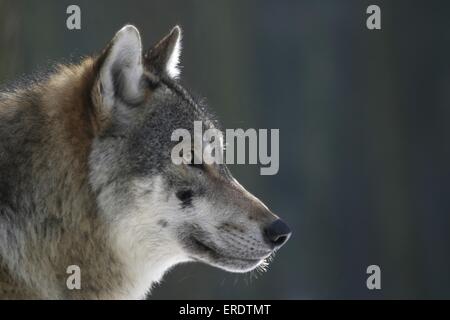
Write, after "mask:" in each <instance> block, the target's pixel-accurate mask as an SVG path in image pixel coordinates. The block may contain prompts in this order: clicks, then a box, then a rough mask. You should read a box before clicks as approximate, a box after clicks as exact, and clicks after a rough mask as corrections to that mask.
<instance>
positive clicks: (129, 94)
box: [99, 25, 144, 108]
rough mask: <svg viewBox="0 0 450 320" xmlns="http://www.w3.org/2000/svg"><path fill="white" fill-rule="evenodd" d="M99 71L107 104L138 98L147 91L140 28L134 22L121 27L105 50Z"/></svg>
mask: <svg viewBox="0 0 450 320" xmlns="http://www.w3.org/2000/svg"><path fill="white" fill-rule="evenodd" d="M101 59H102V60H103V61H102V63H101V67H100V71H99V84H100V95H101V97H102V102H103V104H104V105H105V106H106V107H107V108H112V106H113V105H114V103H115V100H116V99H118V98H119V99H121V100H122V101H125V102H128V103H131V104H132V103H137V102H139V101H140V100H141V99H142V98H143V95H144V89H143V85H142V78H143V73H144V68H143V66H142V44H141V37H140V35H139V31H138V30H137V29H136V27H134V26H132V25H126V26H125V27H123V28H122V29H120V30H119V31H118V32H117V33H116V35H115V36H114V38H113V40H112V41H111V42H110V44H109V45H108V47H107V48H106V49H105V51H104V52H103V54H102V56H101Z"/></svg>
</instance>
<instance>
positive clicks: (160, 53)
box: [145, 26, 181, 78]
mask: <svg viewBox="0 0 450 320" xmlns="http://www.w3.org/2000/svg"><path fill="white" fill-rule="evenodd" d="M180 54H181V28H180V27H179V26H175V27H174V28H173V29H172V31H170V33H169V34H168V35H166V36H165V37H164V38H163V39H162V40H161V41H159V42H158V44H156V45H155V46H154V47H153V48H151V49H150V50H148V52H147V53H146V55H145V60H146V64H147V65H148V66H149V67H150V69H151V70H153V71H154V72H156V73H158V74H166V75H168V76H169V77H171V78H177V77H178V76H179V74H180V69H179V67H178V63H179V61H180Z"/></svg>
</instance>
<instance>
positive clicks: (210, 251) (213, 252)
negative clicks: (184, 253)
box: [191, 236, 267, 263]
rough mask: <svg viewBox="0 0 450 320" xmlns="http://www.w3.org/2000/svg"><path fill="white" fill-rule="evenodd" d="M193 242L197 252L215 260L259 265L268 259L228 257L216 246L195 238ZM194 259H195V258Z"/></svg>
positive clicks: (193, 237) (192, 238) (192, 239)
mask: <svg viewBox="0 0 450 320" xmlns="http://www.w3.org/2000/svg"><path fill="white" fill-rule="evenodd" d="M191 242H192V245H193V247H194V248H195V251H197V252H199V253H204V254H206V255H208V256H209V257H211V258H213V259H214V260H223V259H230V260H239V261H244V262H248V263H258V262H260V261H262V260H264V259H265V258H267V257H266V256H265V257H260V258H253V259H249V258H244V257H236V256H231V255H226V254H223V253H221V252H220V251H219V250H220V249H218V248H216V247H215V246H214V245H211V244H207V243H206V242H205V241H201V240H199V239H198V238H197V237H195V236H192V237H191ZM194 259H195V257H194Z"/></svg>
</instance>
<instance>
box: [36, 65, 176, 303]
mask: <svg viewBox="0 0 450 320" xmlns="http://www.w3.org/2000/svg"><path fill="white" fill-rule="evenodd" d="M95 72H96V70H95V61H93V60H90V59H88V60H85V61H84V62H83V63H82V64H81V65H80V66H77V67H71V68H64V69H62V70H61V72H60V73H59V74H58V75H57V76H56V77H54V78H53V79H51V80H50V85H49V86H48V87H49V88H53V89H54V90H52V91H53V92H54V93H52V92H50V91H49V92H47V93H46V94H45V95H43V97H44V99H46V102H45V103H44V105H45V106H47V107H48V109H47V111H46V113H47V114H48V117H49V119H50V123H51V124H52V126H53V128H51V130H49V131H52V132H55V135H54V136H53V137H52V138H51V139H49V142H48V143H52V142H54V143H55V145H54V146H53V148H51V149H53V150H60V152H54V154H53V155H49V156H54V157H58V158H59V160H56V159H55V163H62V162H63V163H65V165H63V167H61V168H54V167H53V168H51V170H52V172H56V171H57V170H58V169H59V172H58V173H57V175H58V176H59V177H61V178H62V177H64V179H65V180H63V181H60V183H59V185H54V186H53V187H54V189H53V190H52V192H49V194H53V195H57V194H61V193H62V192H63V191H64V192H63V194H64V195H66V197H65V198H63V199H62V203H63V205H62V206H63V207H64V208H66V210H67V212H65V213H64V216H61V218H62V219H65V221H66V223H67V224H70V225H71V226H72V228H73V229H74V230H73V232H72V234H71V235H70V238H69V237H68V238H67V240H66V242H67V243H68V244H70V245H68V247H67V248H61V250H60V251H59V253H60V254H62V255H65V256H66V255H67V252H70V251H73V248H76V250H75V251H76V252H77V254H78V255H79V256H75V255H74V256H72V257H70V256H69V257H66V258H65V259H64V264H63V265H62V266H61V267H65V265H70V264H78V265H79V266H80V268H81V270H82V274H83V278H82V283H85V284H86V286H88V287H87V288H83V287H82V289H81V290H80V291H79V292H78V291H71V292H67V290H65V293H66V294H67V293H68V295H69V297H74V298H78V297H82V298H86V297H88V298H91V297H95V298H114V299H141V298H145V295H146V293H147V292H148V290H149V289H150V287H151V285H152V284H153V283H155V282H158V281H159V280H160V279H161V278H162V276H163V274H164V273H165V272H166V271H167V270H168V269H169V268H170V267H172V266H173V265H175V264H177V263H178V262H180V259H178V258H176V257H174V254H173V252H167V250H166V251H164V250H161V246H160V244H159V243H155V245H154V246H152V248H140V247H141V243H136V242H133V235H132V234H130V232H131V233H132V232H133V230H134V229H133V228H132V227H130V226H125V228H124V226H118V228H115V227H112V226H111V225H109V224H108V223H107V222H105V220H104V219H103V218H104V217H105V216H106V215H110V216H111V215H113V213H112V212H101V210H102V208H101V207H99V205H98V204H97V201H98V200H96V197H95V196H94V192H93V191H92V190H91V187H90V185H89V176H88V175H89V174H88V172H89V164H88V159H89V155H90V151H91V147H92V143H93V140H94V136H95V131H96V130H97V129H98V126H99V124H98V123H97V122H96V120H95V119H96V116H97V115H96V114H95V106H94V105H93V104H92V101H91V93H92V88H94V81H95V80H96V77H95ZM58 93H59V94H58ZM95 96H96V95H94V97H95ZM51 149H50V150H51ZM61 158H63V159H65V160H64V161H61ZM61 185H62V186H65V187H67V188H68V189H67V190H61V189H60V186H61ZM97 196H98V195H97ZM53 200H56V201H58V199H53ZM50 202H54V201H50ZM111 210H113V208H111V209H110V210H108V211H111ZM69 211H70V212H69ZM55 214H58V213H55ZM121 214H122V215H123V212H122V213H117V215H116V216H120V215H121ZM68 217H70V218H68ZM137 223H139V221H136V224H137ZM77 235H79V236H77ZM86 240H87V241H86ZM70 246H72V247H70ZM72 261H75V262H72ZM64 283H65V282H64ZM89 286H92V288H89Z"/></svg>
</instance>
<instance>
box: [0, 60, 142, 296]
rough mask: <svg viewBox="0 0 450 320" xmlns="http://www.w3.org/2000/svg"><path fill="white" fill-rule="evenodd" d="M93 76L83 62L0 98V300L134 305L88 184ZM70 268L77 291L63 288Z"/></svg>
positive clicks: (89, 62) (90, 66) (90, 67)
mask: <svg viewBox="0 0 450 320" xmlns="http://www.w3.org/2000/svg"><path fill="white" fill-rule="evenodd" d="M93 68H94V62H93V60H90V59H88V60H85V61H84V62H83V63H82V64H80V65H79V66H71V67H63V68H61V69H60V71H59V72H58V73H57V74H55V75H53V76H51V77H50V79H49V80H48V81H47V82H45V83H42V84H39V85H36V86H34V87H33V88H31V89H29V90H22V91H18V92H16V93H14V94H5V95H3V96H2V97H1V98H2V99H1V100H0V124H1V126H2V127H1V128H2V129H3V131H2V132H4V133H5V136H4V139H3V140H2V141H0V151H1V152H2V155H3V154H4V155H5V156H4V157H0V175H1V176H2V183H3V184H4V188H7V189H2V190H8V192H7V193H5V194H4V195H3V194H2V197H1V198H0V200H1V201H0V213H1V214H0V265H1V269H0V298H1V297H5V298H7V297H10V296H11V292H12V291H11V290H10V289H7V288H14V295H15V296H17V297H22V298H52V299H58V298H138V297H136V296H132V295H131V293H134V292H135V291H133V292H131V289H129V288H131V287H133V286H134V284H130V283H129V281H130V280H133V281H134V279H131V277H129V276H128V275H127V272H124V270H123V262H122V261H121V259H120V258H119V257H118V256H117V254H116V250H115V249H114V248H112V245H111V244H110V242H109V241H108V240H109V239H108V236H107V234H108V228H107V226H106V225H105V223H104V222H103V221H102V219H101V218H100V217H99V212H98V208H97V204H96V200H95V196H94V194H93V192H92V190H91V188H90V186H89V183H88V181H89V180H88V171H89V170H88V157H89V153H90V149H91V144H92V141H93V137H94V131H95V123H94V122H93V121H92V118H93V117H92V114H93V112H94V111H93V109H92V105H91V102H90V90H91V88H92V84H93V81H94V80H95V73H94V70H93ZM11 142H14V143H11ZM2 190H0V192H2ZM15 257H23V259H20V260H19V259H17V258H15ZM71 265H77V266H79V267H80V269H81V289H80V290H69V289H68V288H67V285H66V283H67V282H66V281H67V277H68V276H69V275H70V274H68V273H67V270H68V267H69V266H71ZM148 285H150V284H149V283H147V286H148ZM141 291H142V290H141ZM144 293H145V291H144ZM141 296H142V295H141Z"/></svg>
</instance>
